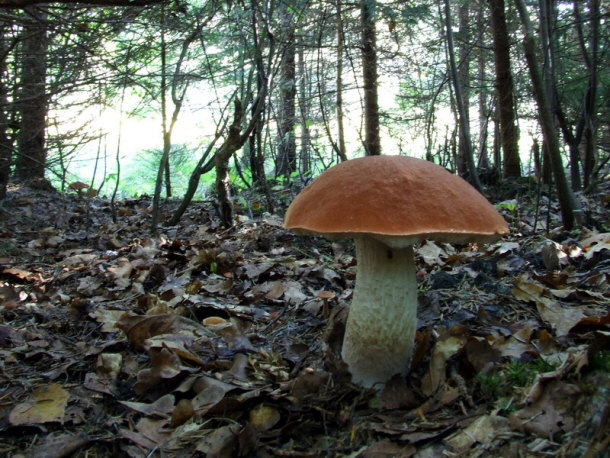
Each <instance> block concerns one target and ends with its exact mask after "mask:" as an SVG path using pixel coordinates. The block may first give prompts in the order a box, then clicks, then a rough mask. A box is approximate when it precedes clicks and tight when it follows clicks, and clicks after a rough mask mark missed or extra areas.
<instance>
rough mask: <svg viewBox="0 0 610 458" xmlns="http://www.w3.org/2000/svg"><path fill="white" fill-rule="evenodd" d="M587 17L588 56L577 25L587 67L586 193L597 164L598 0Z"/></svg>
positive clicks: (585, 109)
mask: <svg viewBox="0 0 610 458" xmlns="http://www.w3.org/2000/svg"><path fill="white" fill-rule="evenodd" d="M574 9H575V10H576V11H578V5H577V2H574ZM589 15H590V17H591V19H590V23H591V43H590V56H589V53H587V50H586V47H585V45H584V39H583V34H582V28H581V27H582V26H581V25H580V23H579V24H578V25H577V27H578V28H579V39H580V41H581V49H582V52H583V58H584V61H585V63H586V65H587V70H588V72H589V77H588V87H587V93H586V96H585V103H584V108H583V119H584V132H583V136H584V141H585V144H584V150H583V175H584V185H585V188H586V189H587V191H590V190H591V185H592V184H594V183H595V179H594V177H593V174H594V170H595V165H596V162H597V142H596V140H597V108H596V107H597V84H598V79H599V78H598V74H597V68H598V65H599V25H600V21H601V14H600V2H599V0H590V1H589Z"/></svg>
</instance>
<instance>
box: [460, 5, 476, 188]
mask: <svg viewBox="0 0 610 458" xmlns="http://www.w3.org/2000/svg"><path fill="white" fill-rule="evenodd" d="M468 13H469V9H468V2H463V3H460V4H459V6H458V21H459V27H458V51H459V61H458V81H459V84H460V87H461V89H462V103H463V104H464V113H465V116H466V122H467V123H468V126H470V51H471V47H470V45H469V41H470V33H469V30H468V22H469V19H468ZM471 142H472V137H471ZM472 154H473V155H474V147H473V148H472ZM457 170H458V173H459V174H460V175H461V176H467V175H468V147H467V146H466V139H465V138H464V135H463V132H461V131H460V135H459V136H458V156H457Z"/></svg>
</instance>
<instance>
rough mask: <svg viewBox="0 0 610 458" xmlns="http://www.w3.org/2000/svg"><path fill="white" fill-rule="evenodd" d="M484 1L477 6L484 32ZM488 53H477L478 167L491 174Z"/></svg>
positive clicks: (478, 23) (480, 49)
mask: <svg viewBox="0 0 610 458" xmlns="http://www.w3.org/2000/svg"><path fill="white" fill-rule="evenodd" d="M483 3H484V2H483V1H482V0H481V1H480V2H478V4H477V16H476V18H477V19H476V28H477V29H478V30H482V29H483V28H484V27H485V21H486V18H485V14H484V12H485V9H484V8H483V6H484V5H483ZM487 58H488V52H487V50H486V49H485V48H484V47H483V46H480V47H479V49H478V52H477V75H478V78H477V79H478V81H479V88H478V89H479V97H478V105H479V161H478V166H479V168H481V169H485V170H486V173H491V172H492V169H493V166H492V165H491V163H490V161H489V155H488V153H487V146H488V136H489V134H488V132H489V118H490V107H489V103H490V100H489V99H490V94H489V91H488V89H487V82H486V81H485V79H486V77H485V75H486V68H487Z"/></svg>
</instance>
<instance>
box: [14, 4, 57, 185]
mask: <svg viewBox="0 0 610 458" xmlns="http://www.w3.org/2000/svg"><path fill="white" fill-rule="evenodd" d="M29 13H30V16H31V19H30V20H28V21H27V22H26V23H25V25H24V28H23V50H22V60H21V91H20V92H19V102H18V103H19V110H20V113H21V126H20V127H21V130H20V133H19V138H18V144H19V151H18V154H17V160H16V169H15V173H16V175H17V176H18V177H19V178H21V179H31V178H40V179H44V173H45V166H46V158H47V151H46V147H45V138H46V136H45V134H46V119H47V112H48V109H49V101H48V97H47V93H46V76H47V50H48V41H47V31H46V25H45V21H46V17H47V13H46V12H45V11H43V10H40V9H38V8H31V9H30V10H29Z"/></svg>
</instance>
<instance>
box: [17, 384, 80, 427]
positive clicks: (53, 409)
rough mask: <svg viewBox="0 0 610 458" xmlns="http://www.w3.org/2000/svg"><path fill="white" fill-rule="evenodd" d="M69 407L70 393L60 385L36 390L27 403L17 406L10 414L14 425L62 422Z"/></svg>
mask: <svg viewBox="0 0 610 458" xmlns="http://www.w3.org/2000/svg"><path fill="white" fill-rule="evenodd" d="M67 405H68V392H67V391H66V390H64V389H63V388H62V386H61V385H59V384H52V385H47V386H42V387H38V388H36V389H35V390H34V391H33V392H32V394H31V395H30V397H29V398H28V400H27V401H26V402H22V403H21V404H17V405H16V406H15V407H14V408H13V410H11V413H10V414H9V421H10V422H11V424H13V425H31V424H39V423H48V422H56V421H57V422H61V421H62V420H63V417H64V413H65V410H66V406H67Z"/></svg>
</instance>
